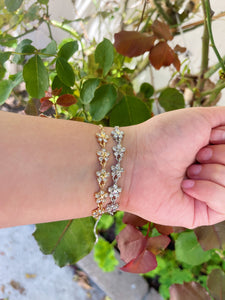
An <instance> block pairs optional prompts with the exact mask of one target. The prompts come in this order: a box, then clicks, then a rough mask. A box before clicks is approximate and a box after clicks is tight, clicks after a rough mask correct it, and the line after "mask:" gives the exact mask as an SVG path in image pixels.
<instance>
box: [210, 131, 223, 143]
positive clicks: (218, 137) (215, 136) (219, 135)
mask: <svg viewBox="0 0 225 300" xmlns="http://www.w3.org/2000/svg"><path fill="white" fill-rule="evenodd" d="M210 140H211V141H212V142H217V141H224V140H225V132H224V131H223V130H219V129H214V130H213V131H212V133H211V138H210Z"/></svg>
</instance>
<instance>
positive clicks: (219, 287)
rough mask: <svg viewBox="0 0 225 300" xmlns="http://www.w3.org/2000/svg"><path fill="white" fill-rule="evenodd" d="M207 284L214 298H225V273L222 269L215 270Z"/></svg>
mask: <svg viewBox="0 0 225 300" xmlns="http://www.w3.org/2000/svg"><path fill="white" fill-rule="evenodd" d="M207 286H208V288H209V291H210V294H211V296H212V297H213V299H214V300H223V299H225V274H224V272H223V271H222V270H219V269H215V270H213V271H212V272H211V273H210V274H209V277H208V280H207Z"/></svg>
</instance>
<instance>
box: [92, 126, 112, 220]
mask: <svg viewBox="0 0 225 300" xmlns="http://www.w3.org/2000/svg"><path fill="white" fill-rule="evenodd" d="M99 127H100V130H101V132H100V133H97V134H96V137H97V141H98V143H99V145H100V146H101V150H100V151H97V156H98V160H99V163H100V165H101V167H102V169H101V170H100V171H97V172H96V175H97V181H98V184H99V187H100V191H99V192H97V193H95V201H96V204H97V208H95V209H94V210H93V211H92V216H93V217H94V218H97V219H100V217H101V216H102V215H103V214H104V212H105V209H104V203H105V202H106V201H107V198H108V193H107V192H106V191H105V190H104V187H105V184H106V182H107V179H108V177H109V175H110V174H109V172H107V171H106V163H107V161H108V159H109V155H110V154H109V152H107V151H106V149H105V147H106V144H107V142H108V139H109V136H108V135H107V134H106V133H105V131H104V128H103V126H102V125H100V126H99Z"/></svg>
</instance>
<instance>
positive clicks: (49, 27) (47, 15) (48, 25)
mask: <svg viewBox="0 0 225 300" xmlns="http://www.w3.org/2000/svg"><path fill="white" fill-rule="evenodd" d="M45 22H46V24H47V27H48V32H49V37H50V39H51V40H54V39H53V35H52V30H51V26H50V23H49V10H48V4H46V20H45Z"/></svg>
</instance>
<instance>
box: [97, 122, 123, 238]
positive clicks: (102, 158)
mask: <svg viewBox="0 0 225 300" xmlns="http://www.w3.org/2000/svg"><path fill="white" fill-rule="evenodd" d="M100 130H101V131H100V133H97V134H96V137H97V141H98V143H99V145H100V147H101V150H100V151H97V156H98V160H99V163H100V165H101V167H102V169H101V170H100V171H97V172H96V175H97V181H98V184H99V188H100V191H99V192H97V193H95V195H94V196H95V201H96V204H97V208H95V209H94V210H93V211H92V216H93V217H94V218H96V219H97V222H96V223H95V226H94V235H95V237H96V240H95V243H97V242H98V235H97V233H96V228H97V224H98V222H99V220H100V218H101V216H102V215H103V214H104V213H109V214H110V215H114V213H115V212H116V211H117V209H118V208H119V201H118V199H119V196H120V193H121V192H122V188H121V187H119V186H118V185H117V182H118V180H119V179H120V177H121V174H122V172H124V170H123V168H122V167H121V166H120V162H121V160H122V158H123V156H124V153H125V151H126V148H125V147H123V146H122V145H121V141H122V139H123V136H124V132H123V131H121V130H120V129H119V127H118V126H116V127H114V130H113V131H112V132H111V135H112V137H113V140H114V141H115V142H116V146H113V148H112V150H113V155H114V157H115V159H116V164H115V165H113V166H111V177H112V181H113V184H112V186H110V187H109V188H108V192H107V191H105V190H104V188H105V185H106V182H107V179H108V177H109V175H110V173H109V172H107V171H106V164H107V161H108V159H109V156H110V153H109V152H107V151H106V148H105V147H106V144H107V142H108V139H109V136H108V135H107V134H106V133H105V131H104V128H103V126H102V125H100ZM108 197H109V198H110V201H109V203H108V204H107V205H105V206H104V203H106V202H107V199H108Z"/></svg>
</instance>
